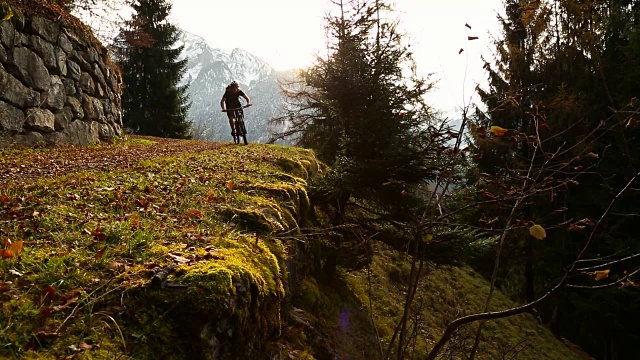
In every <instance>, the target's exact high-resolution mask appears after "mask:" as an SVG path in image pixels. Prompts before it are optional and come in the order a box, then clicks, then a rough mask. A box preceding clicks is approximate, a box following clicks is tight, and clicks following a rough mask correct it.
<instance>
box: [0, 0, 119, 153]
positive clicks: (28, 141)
mask: <svg viewBox="0 0 640 360" xmlns="http://www.w3.org/2000/svg"><path fill="white" fill-rule="evenodd" d="M9 11H10V13H9V14H4V15H3V14H0V15H3V16H0V20H1V19H2V18H6V17H9V19H8V20H4V21H0V44H1V46H0V146H11V145H16V144H22V145H25V146H37V145H45V144H70V145H88V144H91V143H94V142H97V141H99V140H100V139H110V138H112V137H113V136H117V135H120V134H121V132H122V111H121V104H120V75H119V72H118V70H117V68H116V67H115V66H113V65H110V64H111V62H110V60H109V54H108V53H107V51H106V50H105V49H104V48H103V47H102V46H101V45H100V44H99V43H98V42H97V41H96V40H95V39H94V38H93V37H92V36H90V35H85V34H86V33H85V32H83V31H81V30H79V29H78V25H77V24H74V25H70V24H69V22H68V21H66V20H64V18H62V17H59V18H57V20H49V19H47V18H46V17H45V16H41V15H30V14H29V13H27V12H26V11H21V10H19V8H17V7H15V6H14V7H11V10H9Z"/></svg>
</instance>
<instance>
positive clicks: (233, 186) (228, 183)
mask: <svg viewBox="0 0 640 360" xmlns="http://www.w3.org/2000/svg"><path fill="white" fill-rule="evenodd" d="M235 187H236V186H235V185H234V184H233V183H232V182H231V181H227V188H228V189H229V190H233V189H234V188H235Z"/></svg>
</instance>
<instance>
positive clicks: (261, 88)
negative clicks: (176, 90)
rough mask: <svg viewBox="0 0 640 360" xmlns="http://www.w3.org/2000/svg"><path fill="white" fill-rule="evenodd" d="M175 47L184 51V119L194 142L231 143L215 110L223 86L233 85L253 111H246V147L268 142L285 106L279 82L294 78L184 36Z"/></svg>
mask: <svg viewBox="0 0 640 360" xmlns="http://www.w3.org/2000/svg"><path fill="white" fill-rule="evenodd" d="M176 45H177V46H184V49H183V52H182V55H181V57H180V60H182V59H187V66H186V70H185V74H184V76H183V78H182V80H181V82H180V85H189V87H188V89H187V94H188V95H189V99H190V101H191V108H190V109H189V114H188V118H189V120H191V121H193V129H194V138H196V139H203V140H210V141H231V135H230V132H231V131H230V129H229V124H228V121H227V116H226V114H224V113H222V112H221V111H220V105H219V104H220V99H221V98H222V95H223V93H224V90H225V88H226V86H227V84H229V83H231V82H232V81H237V82H238V83H239V84H240V87H241V89H242V90H243V91H244V92H245V94H247V96H249V97H250V98H251V102H252V103H253V105H254V106H253V107H251V108H249V109H247V110H245V117H246V125H247V131H248V138H249V141H250V142H262V143H264V142H267V141H268V140H269V137H270V136H269V134H270V130H273V129H272V128H271V127H270V125H269V119H271V118H273V117H276V116H278V115H279V114H280V112H281V109H282V106H283V104H284V97H283V95H282V94H281V91H280V85H279V84H280V79H282V78H283V77H290V76H293V70H291V71H276V70H275V69H274V68H273V67H271V66H270V65H269V64H267V62H265V61H264V60H262V59H260V58H259V57H258V56H256V55H254V54H252V53H250V52H249V51H246V50H243V49H241V48H234V49H232V50H230V51H225V50H223V49H220V48H217V47H215V45H214V44H213V43H212V42H211V41H209V40H207V39H205V38H204V37H202V36H199V35H196V34H193V33H190V32H187V31H184V30H181V35H180V38H179V40H178V42H177V44H176Z"/></svg>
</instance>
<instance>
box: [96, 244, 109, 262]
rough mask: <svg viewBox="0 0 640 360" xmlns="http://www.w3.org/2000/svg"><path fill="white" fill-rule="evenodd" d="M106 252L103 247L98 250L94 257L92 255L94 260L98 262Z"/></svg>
mask: <svg viewBox="0 0 640 360" xmlns="http://www.w3.org/2000/svg"><path fill="white" fill-rule="evenodd" d="M105 251H107V247H106V246H105V247H103V248H102V249H100V250H99V251H98V252H97V253H96V254H95V255H93V259H94V260H100V259H101V258H102V257H103V256H104V252H105Z"/></svg>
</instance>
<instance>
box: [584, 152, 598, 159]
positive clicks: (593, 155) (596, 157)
mask: <svg viewBox="0 0 640 360" xmlns="http://www.w3.org/2000/svg"><path fill="white" fill-rule="evenodd" d="M587 157H590V158H592V159H599V158H600V155H598V154H596V153H592V152H590V153H588V154H587Z"/></svg>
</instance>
